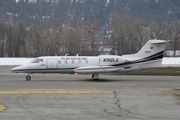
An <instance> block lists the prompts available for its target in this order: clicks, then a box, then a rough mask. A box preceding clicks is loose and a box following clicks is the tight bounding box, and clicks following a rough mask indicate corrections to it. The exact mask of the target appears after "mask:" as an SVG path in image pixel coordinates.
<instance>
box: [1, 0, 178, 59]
mask: <svg viewBox="0 0 180 120" xmlns="http://www.w3.org/2000/svg"><path fill="white" fill-rule="evenodd" d="M179 18H180V1H179V0H0V38H1V41H2V42H1V44H0V47H1V48H0V56H7V57H8V56H9V57H15V56H20V57H21V56H27V57H28V56H41V55H64V54H66V53H69V54H71V55H75V54H77V53H79V54H81V55H98V54H100V53H98V52H97V50H98V48H99V47H101V46H110V47H112V52H111V53H112V54H115V53H116V54H119V55H122V54H126V53H134V52H137V51H138V50H139V49H140V48H141V47H142V46H143V45H144V43H145V42H146V41H147V40H148V39H155V38H157V39H171V40H174V41H175V42H174V43H172V44H171V45H168V47H167V49H171V50H177V49H179V48H180V47H179V39H180V27H179V25H180V22H179ZM114 52H115V53H114Z"/></svg>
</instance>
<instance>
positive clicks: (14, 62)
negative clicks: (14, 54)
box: [0, 58, 34, 65]
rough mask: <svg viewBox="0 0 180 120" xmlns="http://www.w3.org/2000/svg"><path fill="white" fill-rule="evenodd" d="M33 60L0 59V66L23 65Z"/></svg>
mask: <svg viewBox="0 0 180 120" xmlns="http://www.w3.org/2000/svg"><path fill="white" fill-rule="evenodd" d="M33 59H34V58H0V65H23V64H27V63H30V62H31V61H32V60H33Z"/></svg>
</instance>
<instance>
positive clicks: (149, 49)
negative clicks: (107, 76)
mask: <svg viewBox="0 0 180 120" xmlns="http://www.w3.org/2000/svg"><path fill="white" fill-rule="evenodd" d="M167 42H168V41H165V40H149V41H148V42H147V43H146V44H145V45H144V46H143V47H142V48H141V50H140V51H139V52H138V53H136V54H132V55H123V56H124V57H128V58H131V59H143V58H150V57H151V58H152V59H159V58H162V57H163V53H164V49H165V44H166V43H167Z"/></svg>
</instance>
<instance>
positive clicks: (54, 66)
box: [11, 40, 167, 81]
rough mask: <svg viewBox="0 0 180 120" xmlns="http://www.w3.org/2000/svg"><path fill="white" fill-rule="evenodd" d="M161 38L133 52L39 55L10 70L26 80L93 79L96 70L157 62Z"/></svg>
mask: <svg viewBox="0 0 180 120" xmlns="http://www.w3.org/2000/svg"><path fill="white" fill-rule="evenodd" d="M166 43H167V41H165V40H149V41H148V42H147V43H146V44H145V45H144V46H143V47H142V48H141V50H140V51H139V52H138V53H136V54H130V55H122V56H118V55H99V56H43V57H38V58H36V59H34V60H33V61H32V62H31V63H28V64H25V65H21V66H18V67H15V68H13V69H11V71H12V72H14V73H26V74H27V76H26V80H27V81H30V80H31V76H30V74H33V73H91V74H92V78H93V79H94V80H98V79H99V75H98V73H107V72H124V71H131V70H137V69H146V68H152V67H158V66H160V65H161V62H162V58H163V53H164V49H165V44H166Z"/></svg>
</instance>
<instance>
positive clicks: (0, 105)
mask: <svg viewBox="0 0 180 120" xmlns="http://www.w3.org/2000/svg"><path fill="white" fill-rule="evenodd" d="M4 109H5V106H4V105H2V104H0V112H2V111H3V110H4Z"/></svg>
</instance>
